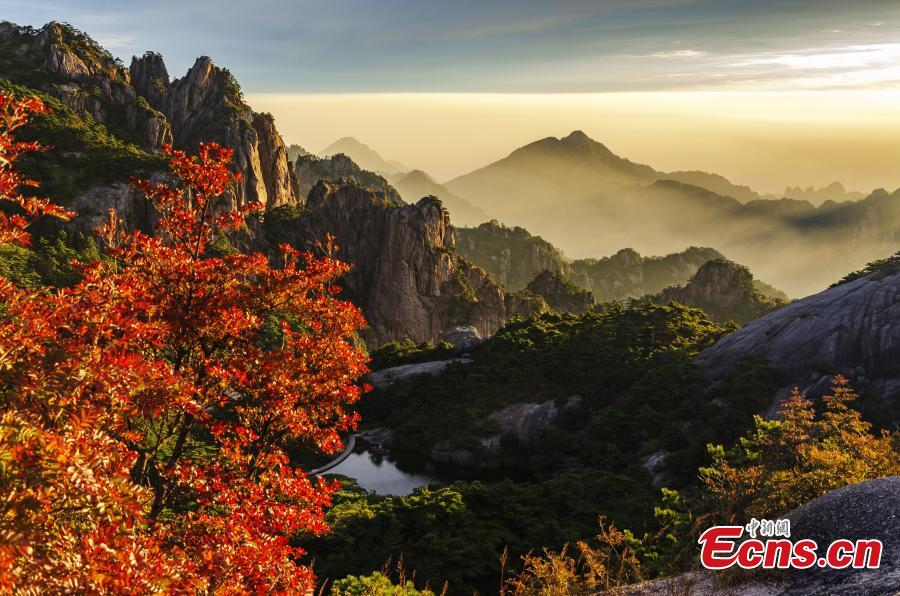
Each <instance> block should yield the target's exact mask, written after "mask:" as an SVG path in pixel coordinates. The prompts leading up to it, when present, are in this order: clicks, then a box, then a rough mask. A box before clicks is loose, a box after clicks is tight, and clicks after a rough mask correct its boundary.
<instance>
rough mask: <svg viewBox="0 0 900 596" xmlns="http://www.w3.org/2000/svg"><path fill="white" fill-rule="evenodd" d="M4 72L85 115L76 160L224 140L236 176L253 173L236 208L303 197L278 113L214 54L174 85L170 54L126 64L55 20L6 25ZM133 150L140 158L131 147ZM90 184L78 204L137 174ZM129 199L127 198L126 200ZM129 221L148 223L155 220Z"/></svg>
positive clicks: (1, 33)
mask: <svg viewBox="0 0 900 596" xmlns="http://www.w3.org/2000/svg"><path fill="white" fill-rule="evenodd" d="M0 66H2V70H0V76H2V77H4V78H6V79H7V80H9V81H10V82H12V83H15V84H18V85H22V86H24V87H25V88H27V89H31V90H34V91H35V92H38V93H42V94H46V95H48V96H50V97H53V98H55V99H57V100H58V101H59V102H61V103H62V105H63V106H65V107H66V108H68V109H70V110H72V112H73V113H74V114H75V115H77V116H78V117H81V118H83V119H84V122H83V123H81V124H80V126H81V128H82V129H87V130H90V135H91V136H92V137H93V138H92V139H88V138H83V140H81V141H80V142H81V143H82V144H83V145H84V146H85V147H84V148H83V149H82V150H81V151H70V153H74V154H75V155H76V156H77V155H79V154H82V153H85V152H89V150H90V148H91V144H92V143H93V144H94V145H96V143H97V141H96V139H102V140H103V142H104V143H107V144H108V145H109V146H111V147H115V146H116V143H118V144H119V145H121V144H122V143H123V142H125V143H132V144H134V145H135V146H136V148H137V149H139V150H144V151H149V152H151V153H153V152H158V151H159V150H160V149H161V147H162V146H163V145H164V144H167V143H172V144H174V145H175V146H176V147H179V148H184V149H187V150H190V151H193V150H195V149H196V148H197V146H198V144H199V143H200V141H216V142H219V143H221V144H222V145H225V146H228V147H231V148H233V149H234V170H235V171H239V172H241V173H242V174H243V181H242V182H241V184H240V186H239V187H238V188H237V189H236V191H235V192H234V193H233V194H232V197H231V199H232V203H233V204H245V203H247V202H250V201H262V202H264V203H266V204H267V205H269V206H276V205H281V204H285V203H293V202H296V201H297V200H298V197H297V189H296V183H295V182H294V181H293V180H292V173H291V170H290V168H289V167H288V164H287V153H286V149H285V147H284V143H283V142H282V140H281V137H280V136H279V135H278V132H277V131H276V130H275V126H274V123H273V122H272V119H271V116H268V115H259V114H254V113H253V111H252V110H251V109H250V107H249V106H248V105H247V104H246V103H245V102H244V101H243V98H242V96H241V92H240V87H239V86H238V84H237V82H236V81H235V80H234V77H232V75H231V73H229V72H228V71H227V70H225V69H221V68H218V67H216V66H215V65H214V64H213V63H212V61H211V60H210V59H209V58H205V57H203V58H199V59H198V60H197V61H196V63H195V64H194V66H193V67H191V69H190V70H189V71H188V73H187V74H186V76H184V77H182V78H180V79H175V80H174V81H170V79H169V73H168V70H167V69H166V66H165V63H164V61H163V58H162V56H161V55H160V54H157V53H154V52H148V53H146V54H144V55H143V56H142V57H140V58H137V57H134V58H133V59H132V61H131V65H130V67H129V68H126V67H125V66H124V65H122V64H121V62H119V61H118V60H117V59H115V58H114V57H113V56H112V55H111V54H110V53H109V52H107V51H106V50H105V49H103V48H102V47H101V46H100V45H99V44H97V43H96V42H95V41H94V40H92V39H91V38H90V37H88V36H87V35H86V34H84V33H82V32H80V31H78V30H76V29H74V28H72V27H71V26H69V25H63V24H59V23H49V24H48V25H46V26H44V27H43V28H41V29H38V30H35V29H32V28H29V27H18V26H16V25H14V24H12V23H8V22H4V23H2V24H0ZM98 127H99V128H98ZM81 136H82V137H85V136H86V135H85V134H83V133H82V134H81ZM76 140H77V139H76ZM51 144H55V143H52V140H51ZM73 149H79V147H73ZM129 151H130V152H131V153H132V154H134V153H135V150H128V149H123V152H124V153H128V152H129ZM134 173H138V172H135V171H132V172H129V173H128V174H134ZM82 178H84V180H83V182H84V185H88V187H89V188H87V191H86V192H84V193H83V196H79V197H76V199H75V200H74V201H73V204H74V205H77V206H80V207H83V208H88V209H91V208H92V206H91V205H90V204H89V203H88V199H90V198H91V197H92V196H95V197H96V196H99V194H104V195H109V194H110V193H112V192H115V191H116V189H122V188H124V186H122V185H120V184H117V183H124V182H127V178H128V175H127V174H124V173H123V175H121V176H119V177H118V179H115V180H109V179H104V180H102V181H98V183H97V185H96V186H98V187H102V188H103V191H102V193H99V194H98V192H99V191H98V190H97V189H96V188H92V187H90V180H89V176H82ZM102 178H109V177H108V176H105V177H102ZM110 183H112V184H110ZM84 185H81V186H84ZM107 198H110V201H107V202H113V203H115V202H117V200H114V199H112V198H111V197H107ZM127 200H128V197H120V198H119V199H118V202H123V201H127ZM104 205H105V203H104ZM104 205H99V206H97V207H98V208H99V207H103V206H104ZM95 210H96V209H95ZM135 213H137V212H135ZM127 223H128V224H129V225H131V226H132V227H146V224H147V223H148V222H146V221H128V222H127Z"/></svg>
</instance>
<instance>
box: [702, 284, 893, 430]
mask: <svg viewBox="0 0 900 596" xmlns="http://www.w3.org/2000/svg"><path fill="white" fill-rule="evenodd" d="M898 321H900V273H897V272H894V273H891V274H888V275H881V274H878V273H875V274H871V275H868V276H866V277H863V278H860V279H857V280H855V281H851V282H848V283H844V284H841V285H838V286H835V287H832V288H829V289H827V290H825V291H824V292H820V293H819V294H815V295H813V296H809V297H807V298H804V299H802V300H798V301H796V302H793V303H791V304H788V305H787V306H784V307H783V308H781V309H779V310H776V311H775V312H772V313H769V314H768V315H765V316H763V317H760V318H759V319H756V320H755V321H752V322H750V323H749V324H748V325H746V326H745V327H744V328H742V329H741V330H739V331H737V332H735V333H732V334H731V335H727V336H725V337H724V338H722V339H721V340H719V341H718V342H717V343H716V344H714V345H712V346H710V347H709V348H707V349H706V350H704V351H703V352H701V353H700V355H699V356H698V358H697V361H698V362H699V363H700V364H701V365H703V366H704V368H705V369H706V374H707V375H708V376H709V377H710V378H713V379H717V378H722V377H723V376H725V375H726V374H727V373H728V372H729V371H730V370H731V369H732V368H733V367H734V366H735V364H737V363H738V361H740V360H741V359H742V358H743V357H744V356H747V355H751V354H756V355H762V356H765V357H766V358H768V360H769V361H770V362H771V363H772V364H773V365H774V366H775V367H777V368H780V369H782V370H784V371H785V372H786V373H787V374H788V375H789V377H790V378H791V379H792V385H796V386H798V387H799V388H800V389H801V391H804V392H805V393H807V394H808V395H810V396H816V395H820V394H822V393H823V392H824V391H827V389H828V386H829V383H830V377H831V375H834V374H843V375H844V376H846V377H847V378H848V379H849V380H850V382H851V385H853V386H854V388H855V389H856V390H857V391H860V392H861V395H862V397H863V398H864V399H865V400H866V402H867V403H868V404H869V407H872V408H876V409H877V411H878V413H879V414H880V416H881V417H882V418H883V422H890V421H898V420H900V407H898V401H900V369H898V368H897V362H900V324H898ZM788 389H789V387H788V388H785V390H788Z"/></svg>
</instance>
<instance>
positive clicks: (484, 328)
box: [286, 181, 507, 345]
mask: <svg viewBox="0 0 900 596" xmlns="http://www.w3.org/2000/svg"><path fill="white" fill-rule="evenodd" d="M452 230H453V229H452V227H451V225H450V219H449V217H448V215H447V212H446V211H445V210H444V209H442V208H441V206H440V202H439V201H437V200H434V199H430V198H424V199H422V200H420V201H419V202H418V203H416V204H415V205H403V206H397V205H396V204H394V203H393V201H392V200H391V199H390V197H388V196H386V195H385V194H384V193H381V192H376V191H372V190H370V189H365V188H360V187H359V186H356V185H354V184H351V183H349V182H346V181H339V182H321V181H320V182H319V183H318V184H317V185H316V187H315V188H313V190H312V191H311V192H310V194H309V197H308V200H307V204H306V209H305V211H304V212H303V214H302V215H301V216H300V217H299V218H298V219H297V220H295V221H294V222H293V223H292V224H291V228H290V229H289V230H287V238H286V239H287V240H288V241H290V242H291V243H292V244H294V245H296V246H299V247H307V248H310V249H313V248H315V246H316V243H317V242H321V241H324V240H325V238H326V235H327V234H329V233H330V234H331V235H332V236H333V237H334V238H335V240H336V242H337V244H338V245H339V246H340V249H341V250H340V252H339V253H338V256H339V257H340V258H341V259H342V260H345V261H348V262H350V263H353V269H352V270H351V271H350V273H349V274H348V275H347V276H346V277H345V279H344V281H343V282H342V283H343V285H344V287H345V288H346V292H347V295H348V297H350V298H351V299H352V300H353V301H354V302H355V303H356V304H358V305H359V306H360V307H361V308H362V309H363V312H364V313H365V315H366V320H367V321H368V323H369V325H370V326H371V328H372V333H373V337H371V338H369V340H367V341H371V344H372V345H380V344H382V343H385V342H388V341H391V340H396V339H407V338H409V339H412V340H414V341H417V342H420V341H432V342H434V341H438V340H440V339H441V338H442V336H443V334H444V332H445V331H446V330H447V329H448V328H450V327H452V326H455V325H471V326H472V327H474V328H475V329H476V330H477V332H478V334H479V335H481V336H487V335H492V334H493V333H494V332H495V331H496V330H497V329H498V328H499V327H500V326H501V325H502V324H503V323H504V322H505V321H506V318H507V312H506V305H505V300H504V298H505V294H504V292H503V289H502V288H501V287H500V286H499V285H497V284H496V283H495V282H494V281H493V280H492V279H491V278H490V277H489V276H488V275H487V273H485V272H484V270H482V269H480V268H478V267H475V266H473V265H471V264H469V263H467V262H466V261H464V260H463V259H460V258H459V257H458V256H456V255H455V254H454V252H453V231H452Z"/></svg>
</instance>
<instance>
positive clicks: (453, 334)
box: [444, 325, 485, 354]
mask: <svg viewBox="0 0 900 596" xmlns="http://www.w3.org/2000/svg"><path fill="white" fill-rule="evenodd" d="M444 341H445V342H447V343H448V344H450V345H452V346H453V352H454V353H455V354H465V353H466V352H471V351H472V350H474V349H475V348H477V347H478V346H480V345H481V344H483V343H484V341H485V340H484V338H483V337H481V335H479V333H478V329H475V327H472V326H471V325H457V326H455V327H451V328H450V329H448V330H447V331H446V332H444Z"/></svg>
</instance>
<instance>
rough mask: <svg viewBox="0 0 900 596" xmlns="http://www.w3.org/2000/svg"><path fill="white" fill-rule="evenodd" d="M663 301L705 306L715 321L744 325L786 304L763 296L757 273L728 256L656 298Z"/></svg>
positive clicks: (655, 299)
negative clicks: (757, 284)
mask: <svg viewBox="0 0 900 596" xmlns="http://www.w3.org/2000/svg"><path fill="white" fill-rule="evenodd" d="M653 301H654V302H657V303H659V304H668V303H669V302H679V303H681V304H685V305H687V306H693V307H696V308H700V309H703V310H704V311H706V313H707V314H708V315H709V316H710V318H711V319H712V320H714V321H717V322H720V323H724V322H726V321H735V322H736V323H739V324H744V323H747V322H749V321H752V320H753V319H756V318H758V317H760V316H762V315H764V314H766V313H767V312H771V311H773V310H775V309H776V308H778V307H780V306H782V305H783V303H782V302H780V301H773V300H769V299H767V298H766V297H765V296H763V295H762V294H761V293H760V292H759V291H758V290H757V289H756V286H755V285H754V279H753V274H752V273H750V270H749V269H747V268H746V267H744V266H743V265H738V264H737V263H733V262H731V261H728V260H725V259H716V260H714V261H709V262H708V263H706V264H705V265H703V267H701V268H700V270H699V271H697V274H696V275H694V276H693V277H692V278H691V280H690V281H689V282H688V283H687V284H686V285H684V286H673V287H669V288H666V289H665V290H663V291H662V292H660V293H659V294H658V295H656V296H654V297H653Z"/></svg>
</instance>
